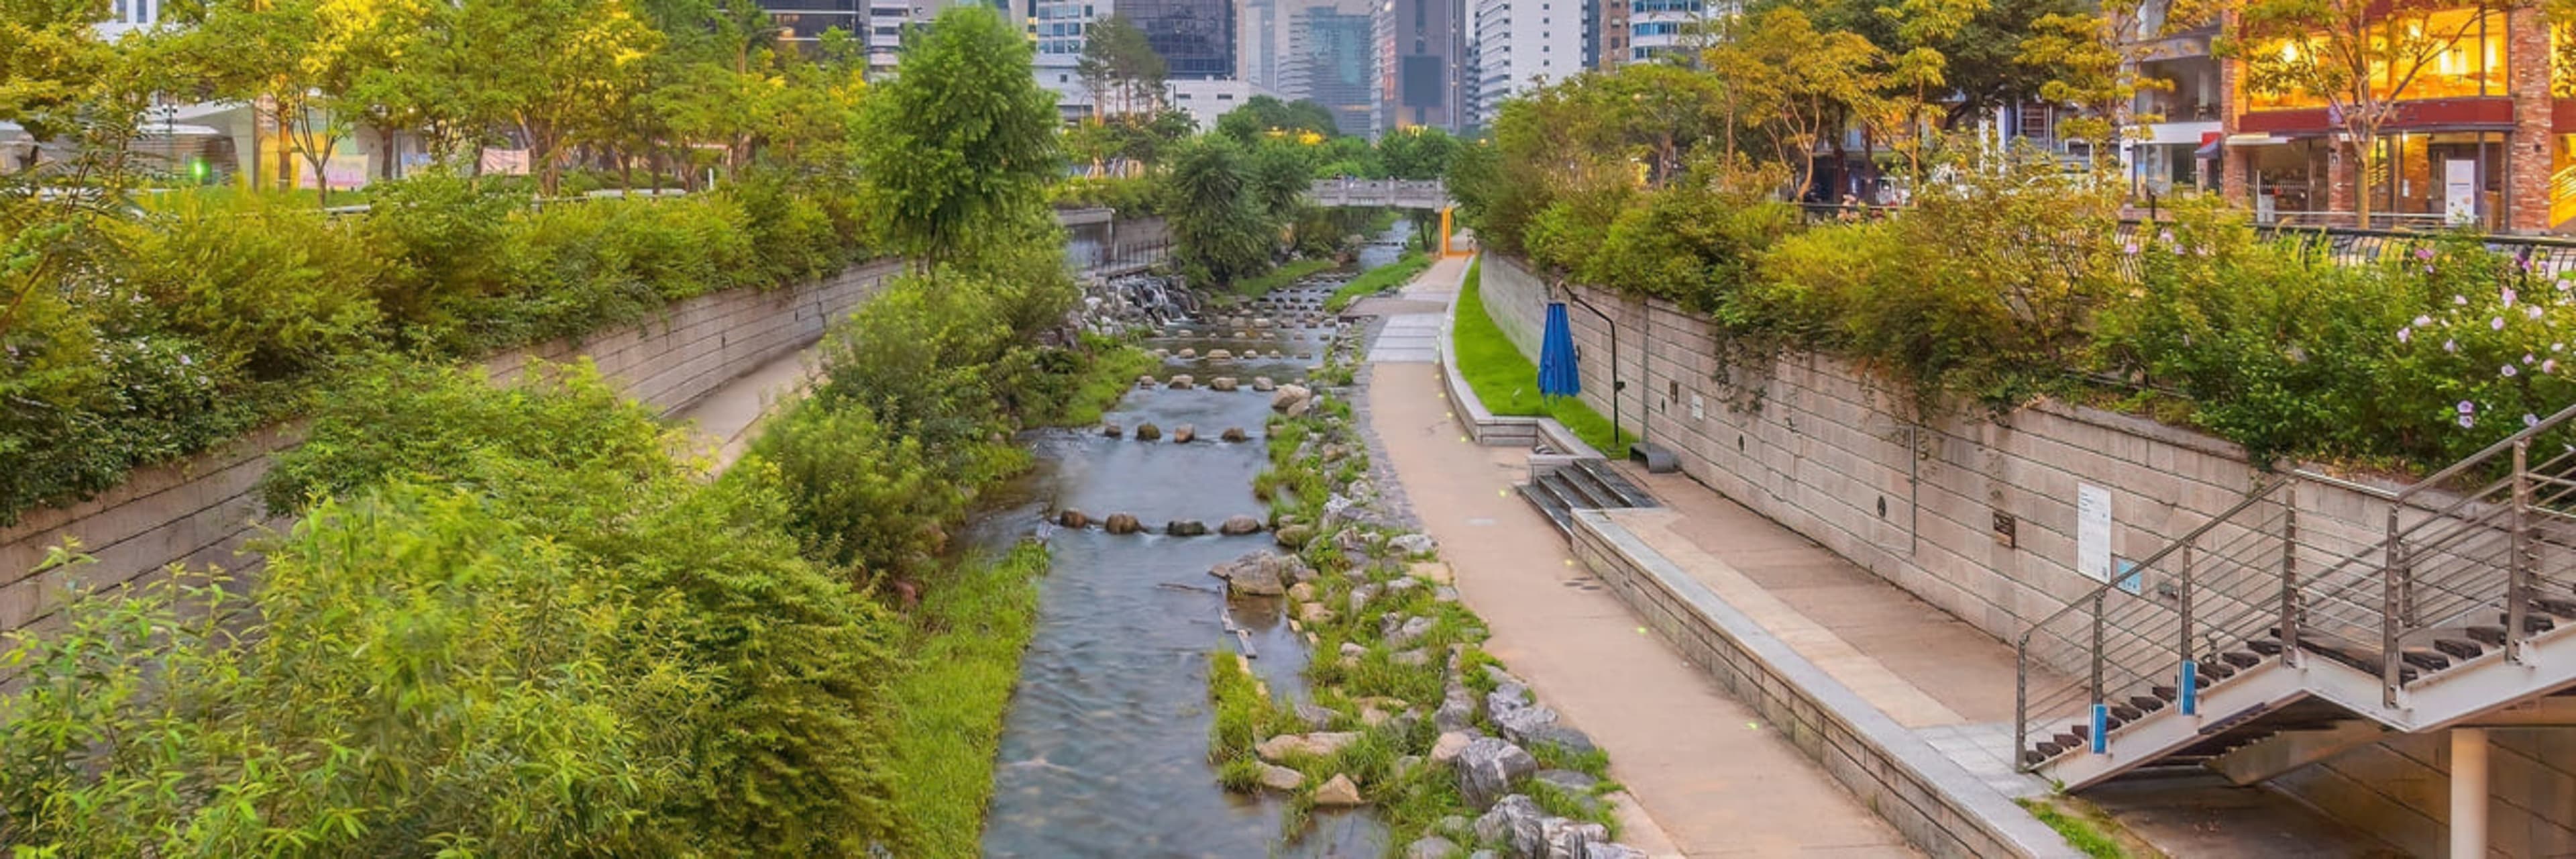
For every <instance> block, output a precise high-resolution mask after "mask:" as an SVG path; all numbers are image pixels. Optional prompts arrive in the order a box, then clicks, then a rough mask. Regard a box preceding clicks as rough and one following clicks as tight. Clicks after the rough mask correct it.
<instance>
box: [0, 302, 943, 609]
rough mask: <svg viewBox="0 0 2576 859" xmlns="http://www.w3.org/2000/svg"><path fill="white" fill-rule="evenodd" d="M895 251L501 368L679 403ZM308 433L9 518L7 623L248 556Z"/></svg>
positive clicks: (817, 313)
mask: <svg viewBox="0 0 2576 859" xmlns="http://www.w3.org/2000/svg"><path fill="white" fill-rule="evenodd" d="M900 270H901V263H899V262H896V261H878V262H870V263H863V264H860V265H857V266H853V267H851V268H850V269H848V270H846V271H843V272H842V273H840V274H839V275H837V276H835V277H832V278H829V279H826V280H823V281H820V282H816V283H812V284H807V285H803V286H798V287H795V288H792V289H775V290H749V289H743V290H733V291H729V292H722V293H716V294H713V295H704V296H699V297H697V298H693V299H689V300H687V301H683V302H680V303H678V304H674V305H671V306H670V307H667V308H663V309H662V310H660V311H657V312H656V313H654V315H653V316H652V317H651V318H648V319H646V320H645V321H643V322H641V323H638V324H636V325H633V326H629V327H625V328H620V329H617V330H614V331H609V332H605V333H601V334H597V335H594V336H590V337H585V338H581V339H577V340H563V341H556V342H551V343H545V344H541V345H538V346H532V347H528V348H525V349H518V350H512V351H510V352H506V353H503V354H501V355H497V356H494V357H492V358H491V359H488V360H486V361H485V362H484V367H485V368H486V369H487V370H488V371H489V372H490V373H492V374H493V375H494V376H496V377H499V376H505V375H509V374H513V373H516V372H518V371H519V370H520V369H521V368H522V367H524V366H526V364H527V362H528V361H529V359H531V358H538V359H543V360H547V361H555V362H564V361H571V360H574V359H577V358H581V357H588V358H590V359H591V360H592V361H593V362H595V363H596V364H598V366H599V370H600V373H601V374H602V375H603V376H605V377H606V378H607V379H608V380H609V381H611V382H612V383H614V384H616V385H617V386H618V387H619V388H620V389H621V390H623V391H625V392H626V393H627V394H628V395H629V396H632V397H634V398H635V399H637V400H640V401H642V402H644V403H647V404H649V405H652V406H653V407H655V408H657V409H659V410H660V411H661V412H662V413H663V414H665V415H668V414H671V413H673V412H676V411H678V410H680V409H682V408H685V407H687V406H688V405H689V404H690V403H693V402H695V401H696V400H697V399H698V398H700V397H703V396H706V395H707V394H708V393H709V392H711V391H714V390H715V389H716V388H717V387H718V386H721V385H723V384H724V383H726V382H728V381H731V380H733V379H734V378H735V377H737V376H740V375H742V374H743V373H745V372H748V371H750V370H751V369H753V368H756V367H759V366H761V365H762V364H765V363H768V362H769V361H771V360H773V359H776V358H778V357H779V356H781V355H785V354H787V353H790V352H793V351H795V350H797V349H800V348H803V347H804V346H806V345H807V344H810V343H813V342H814V341H816V340H817V339H820V338H821V337H822V335H823V328H824V325H825V324H826V323H827V322H828V321H829V320H831V319H833V318H835V317H838V316H841V315H844V314H847V313H848V312H849V311H850V309H851V308H853V307H856V306H857V305H858V303H859V302H860V301H862V300H864V299H866V298H867V297H868V296H870V295H872V294H874V293H875V292H876V290H877V288H878V287H879V286H880V285H881V284H882V283H883V282H884V281H885V280H886V279H887V278H889V277H891V276H893V275H894V274H896V273H897V272H899V271H900ZM301 439H302V432H301V428H300V426H299V425H297V424H295V423H288V424H283V425H279V426H274V427H268V428H265V429H262V430H260V431H258V432H254V433H252V434H250V435H249V436H246V437H244V438H242V439H239V440H236V441H234V442H231V443H228V444H225V445H223V446H221V447H218V448H216V449H214V450H211V451H207V452H205V453H201V454H198V455H196V456H193V457H189V458H187V459H185V460H182V461H179V462H174V463H168V464H164V465H157V466H153V467H150V468H145V469H140V470H138V471H136V472H135V473H134V474H133V475H132V476H131V477H129V478H127V479H126V481H125V482H124V483H123V484H121V485H119V486H117V487H116V488H114V489H111V490H109V491H107V492H105V493H101V494H100V495H99V496H98V497H96V498H93V499H90V500H88V501H85V502H82V503H80V504H76V505H72V506H68V507H58V508H47V509H42V510H33V511H29V512H28V513H27V514H26V516H25V517H24V518H23V519H22V520H21V521H20V522H19V523H18V524H17V525H15V526H12V527H9V528H6V529H0V632H8V631H10V630H17V629H24V628H30V627H36V626H40V625H42V624H44V623H45V622H46V621H47V620H48V619H49V618H51V617H52V616H53V615H54V612H55V610H56V609H57V608H58V607H59V604H60V601H61V597H62V594H63V588H62V587H61V585H63V584H64V583H65V579H64V577H65V575H77V576H78V577H79V578H80V580H81V581H82V582H83V583H86V584H90V585H107V584H113V583H119V582H125V581H130V580H133V579H134V578H135V577H137V576H140V575H142V574H144V573H146V572H148V571H153V570H159V569H162V568H164V567H167V566H169V565H171V564H186V565H189V566H192V567H193V566H203V565H207V564H218V565H222V566H224V567H226V568H238V567H239V566H240V565H241V564H242V563H243V562H244V561H245V560H255V559H245V558H243V557H241V556H240V555H239V553H238V550H239V548H240V547H241V544H242V541H243V540H244V539H245V538H247V537H249V536H250V535H251V534H253V533H255V532H256V530H257V529H258V528H259V526H262V525H278V524H282V523H280V522H277V521H273V520H268V519H266V518H264V517H263V516H262V512H263V511H262V510H261V505H260V502H259V498H258V495H257V493H256V491H255V489H256V487H257V485H258V483H259V479H260V477H261V476H262V475H264V474H266V473H267V472H268V462H269V459H268V455H269V454H270V453H272V452H274V451H277V450H281V449H284V448H286V447H290V446H293V445H294V444H295V443H296V442H298V441H300V440H301ZM67 537H77V538H78V539H79V540H80V542H81V544H82V550H83V551H85V552H88V553H89V554H91V555H93V556H95V557H96V558H97V559H98V563H96V564H92V565H89V566H85V567H82V568H79V569H78V570H75V571H68V572H65V571H57V572H53V573H48V574H45V575H41V576H39V575H34V574H32V573H31V571H32V570H33V569H34V567H35V566H36V565H37V564H38V563H39V562H41V561H42V560H44V558H45V554H46V549H47V548H48V547H50V546H54V545H57V544H60V543H61V542H62V541H63V540H64V539H65V538H67Z"/></svg>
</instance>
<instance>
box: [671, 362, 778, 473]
mask: <svg viewBox="0 0 2576 859" xmlns="http://www.w3.org/2000/svg"><path fill="white" fill-rule="evenodd" d="M812 351H813V349H812V347H807V348H805V349H800V350H797V351H795V352H793V353H790V354H787V355H782V356H779V357H778V358H775V359H772V360H771V361H770V362H769V363H767V364H762V365H760V366H759V367H757V368H755V369H753V370H752V371H751V372H748V373H744V374H742V375H740V376H736V377H734V379H733V381H730V382H726V383H724V385H722V386H720V387H718V388H716V389H715V390H714V391H711V392H709V393H708V394H707V395H706V396H704V397H700V398H698V401H697V402H694V403H690V404H689V405H688V406H687V407H686V408H682V409H681V410H679V411H677V412H673V413H672V414H671V416H670V417H671V420H672V421H674V422H686V423H690V424H693V425H694V429H695V430H696V438H695V439H694V444H693V445H692V447H693V448H695V449H696V450H697V452H699V453H702V454H705V455H707V456H708V457H711V458H712V459H713V460H714V462H715V466H714V470H715V471H716V472H718V473H722V472H723V471H724V470H725V469H727V468H731V467H733V463H734V460H738V459H741V458H742V454H743V452H744V451H746V450H750V449H751V439H752V436H753V432H752V430H753V429H755V428H757V427H758V426H759V425H760V422H761V421H762V420H765V419H767V418H768V417H769V415H770V414H771V413H772V412H773V411H775V410H776V409H775V408H774V407H775V406H777V405H778V404H779V403H780V402H781V401H782V400H785V399H788V398H790V397H794V396H796V395H797V393H798V390H799V389H800V388H803V387H804V386H805V381H806V379H808V378H810V377H811V376H812V372H813V371H812V370H811V369H810V368H808V367H807V366H806V359H807V356H808V353H810V352H812Z"/></svg>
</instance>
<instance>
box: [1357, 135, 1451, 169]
mask: <svg viewBox="0 0 2576 859" xmlns="http://www.w3.org/2000/svg"><path fill="white" fill-rule="evenodd" d="M1377 153H1378V159H1379V162H1380V163H1382V164H1383V165H1385V169H1386V175H1387V176H1388V177H1389V178H1394V179H1438V178H1440V177H1441V176H1444V175H1447V174H1448V172H1449V162H1450V161H1451V160H1452V159H1455V158H1456V157H1457V156H1458V138H1455V137H1451V136H1449V132H1446V131H1442V130H1440V129H1437V128H1424V127H1414V128H1408V129H1404V130H1402V131H1398V132H1396V133H1394V134H1389V135H1387V136H1385V137H1381V138H1378V141H1377Z"/></svg>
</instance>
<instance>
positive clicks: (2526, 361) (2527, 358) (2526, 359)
mask: <svg viewBox="0 0 2576 859" xmlns="http://www.w3.org/2000/svg"><path fill="white" fill-rule="evenodd" d="M2522 365H2523V366H2525V367H2529V366H2531V353H2529V352H2524V353H2522Z"/></svg>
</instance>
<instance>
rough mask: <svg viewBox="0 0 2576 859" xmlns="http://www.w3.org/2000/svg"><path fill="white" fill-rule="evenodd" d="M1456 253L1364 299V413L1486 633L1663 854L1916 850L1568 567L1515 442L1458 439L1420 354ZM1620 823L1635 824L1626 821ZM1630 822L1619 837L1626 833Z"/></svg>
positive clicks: (1647, 845)
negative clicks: (1521, 488)
mask: <svg viewBox="0 0 2576 859" xmlns="http://www.w3.org/2000/svg"><path fill="white" fill-rule="evenodd" d="M1466 267H1467V261H1466V260H1465V259H1458V258H1452V259H1445V260H1441V261H1440V262H1439V263H1438V264H1436V265H1434V266H1433V267H1432V268H1431V269H1430V270H1429V271H1427V272H1425V273H1424V274H1423V276H1422V277H1421V278H1419V279H1417V280H1416V281H1415V282H1414V284H1413V285H1412V286H1411V287H1408V288H1407V289H1406V290H1405V294H1404V296H1403V298H1402V299H1401V300H1388V299H1372V300H1371V303H1370V304H1367V305H1363V306H1361V307H1360V308H1357V312H1361V313H1368V312H1372V311H1374V310H1377V309H1379V308H1383V312H1386V313H1387V314H1388V315H1387V317H1386V319H1387V321H1386V326H1385V329H1384V330H1385V334H1386V335H1393V336H1392V339H1388V338H1386V337H1385V336H1384V335H1382V339H1381V344H1382V345H1384V346H1386V347H1388V348H1382V349H1379V350H1376V351H1375V352H1373V353H1372V354H1371V356H1370V361H1369V363H1368V365H1367V368H1366V371H1365V372H1366V373H1367V374H1368V376H1367V391H1368V396H1367V413H1368V426H1369V428H1370V430H1371V432H1372V433H1373V434H1374V435H1375V436H1376V440H1377V441H1378V443H1379V444H1380V445H1381V446H1382V452H1381V455H1382V457H1383V458H1384V460H1385V462H1386V464H1387V465H1388V466H1389V467H1390V469H1391V470H1392V472H1393V474H1394V475H1395V477H1396V479H1397V483H1398V485H1399V486H1401V487H1402V489H1403V492H1404V494H1405V498H1406V499H1407V502H1408V503H1409V505H1410V506H1411V508H1412V509H1413V511H1414V513H1415V515H1416V516H1417V517H1419V518H1420V519H1421V521H1422V525H1423V528H1424V530H1425V531H1426V532H1427V533H1429V534H1430V535H1431V536H1432V537H1433V538H1434V539H1437V540H1439V541H1440V546H1441V553H1442V556H1443V557H1444V558H1445V559H1446V560H1447V561H1448V563H1449V564H1450V566H1451V567H1452V569H1453V570H1454V571H1455V574H1456V576H1457V583H1458V589H1459V592H1460V595H1461V598H1462V599H1464V600H1465V601H1466V603H1467V605H1468V606H1469V607H1470V608H1473V609H1475V610H1476V612H1477V614H1479V615H1481V616H1483V617H1484V618H1485V620H1486V623H1487V624H1488V625H1489V626H1490V627H1491V628H1492V632H1493V637H1492V639H1491V640H1489V641H1487V642H1486V644H1485V647H1486V648H1487V649H1488V650H1490V651H1492V652H1493V653H1494V655H1495V656H1498V657H1500V658H1502V659H1503V661H1505V662H1506V663H1508V664H1510V665H1511V666H1512V667H1513V670H1514V671H1516V672H1518V673H1520V674H1521V675H1522V676H1523V677H1525V678H1526V679H1528V680H1529V681H1530V683H1531V684H1532V685H1533V686H1535V687H1536V688H1537V691H1538V694H1539V697H1540V698H1541V699H1542V700H1544V701H1545V702H1546V703H1547V704H1548V705H1549V706H1551V707H1554V708H1556V709H1557V710H1558V711H1560V712H1562V713H1564V714H1566V715H1567V716H1568V717H1570V719H1571V720H1572V721H1573V722H1574V723H1576V724H1580V725H1582V726H1583V727H1584V730H1586V731H1587V732H1589V733H1591V735H1592V737H1593V739H1594V741H1595V742H1597V743H1599V744H1600V746H1601V747H1602V748H1603V749H1604V750H1605V751H1607V752H1608V753H1609V755H1610V775H1611V777H1612V778H1613V779H1616V780H1617V781H1618V782H1619V783H1621V784H1623V785H1626V786H1627V788H1628V790H1629V792H1630V793H1631V794H1632V795H1633V796H1634V798H1635V800H1636V802H1637V803H1638V804H1639V805H1640V806H1642V813H1643V814H1644V816H1645V817H1647V818H1649V819H1651V825H1652V827H1653V828H1656V829H1660V830H1661V831H1662V834H1663V835H1664V838H1665V843H1663V844H1654V843H1653V839H1651V838H1636V839H1634V840H1632V841H1631V843H1635V844H1637V845H1638V846H1639V847H1641V848H1643V849H1646V850H1648V851H1649V852H1652V853H1655V854H1656V855H1660V856H1686V857H1706V856H1782V855H1799V856H1829V857H1879V856H1913V855H1917V854H1916V853H1915V851H1914V850H1913V849H1912V848H1910V847H1908V846H1907V845H1906V843H1905V840H1904V838H1903V837H1901V836H1900V835H1899V834H1898V833H1897V831H1896V830H1895V829H1894V828H1893V827H1891V826H1889V825H1888V824H1887V823H1886V822H1884V821H1882V820H1880V819H1879V818H1878V817H1877V816H1876V815H1874V814H1872V813H1871V812H1870V809H1869V808H1868V807H1866V806H1864V805H1863V804H1862V803H1861V802H1860V801H1859V800H1858V799H1857V798H1856V797H1854V796H1853V795H1852V794H1851V793H1849V792H1848V791H1845V790H1843V789H1842V788H1841V787H1840V786H1839V785H1837V784H1836V783H1835V782H1834V780H1833V779H1832V778H1831V777H1829V776H1827V775H1826V774H1825V773H1824V772H1823V771H1822V770H1821V769H1819V768H1818V767H1817V765H1816V764H1815V763H1814V762H1813V761H1810V760H1809V759H1808V758H1807V757H1806V756H1804V755H1802V754H1801V753H1800V752H1799V751H1798V749H1797V748H1796V747H1794V746H1792V745H1791V744H1790V742H1789V741H1788V740H1787V739H1786V738H1785V737H1783V736H1782V735H1781V734H1780V732H1779V729H1778V728H1777V727H1776V726H1774V725H1772V724H1770V723H1768V722H1767V721H1766V720H1765V719H1763V718H1762V716H1761V715H1760V714H1759V713H1756V712H1755V711H1753V710H1752V709H1751V708H1749V707H1747V706H1745V705H1744V704H1742V703H1741V702H1738V701H1736V700H1735V699H1734V698H1731V697H1729V696H1728V695H1727V694H1726V692H1725V691H1724V690H1723V689H1722V688H1720V687H1719V686H1718V684H1717V683H1716V682H1715V681H1714V680H1713V679H1711V678H1710V676H1709V675H1708V674H1707V673H1706V672H1704V671H1703V670H1702V669H1701V668H1699V667H1698V666H1694V665H1692V664H1691V663H1690V662H1688V661H1686V660H1684V659H1683V658H1682V656H1681V655H1680V654H1679V653H1677V652H1675V651H1674V650H1673V649H1672V648H1671V647H1670V646H1668V645H1666V644H1665V643H1664V641H1663V640H1662V639H1660V638H1658V637H1656V636H1654V635H1653V634H1651V633H1650V632H1649V631H1648V630H1647V629H1646V628H1645V627H1643V626H1640V625H1639V623H1638V621H1637V620H1636V619H1635V618H1634V617H1633V616H1631V615H1630V613H1629V610H1628V608H1627V606H1626V605H1624V604H1623V603H1621V602H1620V600H1619V598H1618V597H1617V596H1616V595H1615V594H1613V593H1611V592H1610V591H1609V590H1608V589H1607V588H1605V587H1604V586H1603V584H1602V583H1601V582H1600V581H1599V580H1597V579H1595V578H1594V577H1593V576H1591V575H1590V574H1589V573H1588V572H1587V571H1586V570H1585V569H1584V568H1583V567H1582V565H1580V564H1578V563H1576V561H1575V559H1574V554H1573V552H1572V551H1571V550H1570V548H1569V547H1568V545H1567V543H1566V541H1565V539H1564V538H1563V537H1562V536H1560V535H1559V534H1558V533H1557V531H1556V530H1555V529H1554V528H1553V527H1552V526H1551V525H1550V524H1549V523H1548V521H1547V518H1546V517H1544V516H1542V515H1540V514H1539V513H1538V511H1537V510H1535V509H1534V508H1532V507H1531V506H1530V505H1529V504H1528V503H1527V502H1525V501H1523V500H1521V498H1520V496H1519V495H1517V494H1516V493H1514V492H1513V491H1512V487H1513V486H1514V485H1515V484H1517V483H1520V482H1521V481H1522V480H1524V479H1526V477H1527V466H1526V464H1525V462H1523V460H1525V459H1526V453H1525V452H1522V451H1514V450H1508V449H1502V448H1488V447H1480V446H1478V445H1476V444H1475V443H1473V442H1472V441H1470V440H1468V439H1467V438H1466V433H1465V431H1464V430H1463V429H1462V428H1461V427H1460V425H1459V423H1458V422H1457V420H1456V418H1455V415H1454V414H1453V409H1451V407H1450V405H1451V404H1450V403H1449V401H1448V399H1447V395H1446V393H1445V392H1444V390H1443V385H1442V383H1441V378H1440V369H1439V367H1438V365H1437V364H1436V363H1433V362H1434V360H1435V356H1434V355H1433V354H1431V350H1427V349H1422V348H1418V346H1417V344H1416V343H1414V342H1412V341H1415V340H1418V339H1420V337H1421V336H1422V333H1423V332H1424V331H1426V330H1427V331H1431V332H1436V331H1438V330H1439V328H1440V318H1441V312H1440V310H1439V308H1445V307H1446V306H1447V305H1448V303H1449V302H1450V300H1451V298H1452V297H1453V296H1454V295H1455V293H1456V291H1457V289H1458V285H1459V282H1460V280H1461V279H1462V278H1463V277H1464V275H1465V273H1466ZM1630 828H1631V829H1632V830H1633V829H1636V828H1638V827H1635V826H1631V827H1630ZM1633 835H1634V833H1633V832H1632V833H1629V834H1627V835H1625V836H1623V837H1633Z"/></svg>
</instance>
